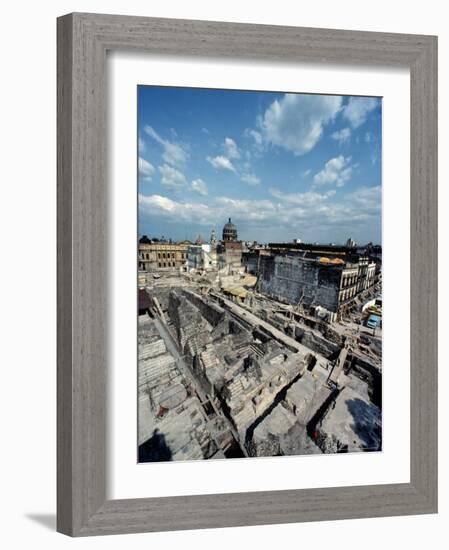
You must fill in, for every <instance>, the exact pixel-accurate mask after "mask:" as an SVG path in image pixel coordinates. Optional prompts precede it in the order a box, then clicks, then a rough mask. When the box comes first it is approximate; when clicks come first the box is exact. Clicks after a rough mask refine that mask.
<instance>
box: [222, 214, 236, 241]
mask: <svg viewBox="0 0 449 550" xmlns="http://www.w3.org/2000/svg"><path fill="white" fill-rule="evenodd" d="M223 240H224V241H236V240H237V227H236V226H235V225H234V224H233V223H232V222H231V218H229V221H228V223H226V224H225V225H224V227H223Z"/></svg>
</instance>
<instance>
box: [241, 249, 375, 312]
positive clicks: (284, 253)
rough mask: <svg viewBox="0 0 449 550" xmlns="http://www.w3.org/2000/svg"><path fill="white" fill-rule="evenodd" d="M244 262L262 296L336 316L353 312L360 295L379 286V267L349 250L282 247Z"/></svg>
mask: <svg viewBox="0 0 449 550" xmlns="http://www.w3.org/2000/svg"><path fill="white" fill-rule="evenodd" d="M243 258H244V259H243V264H244V266H245V268H246V271H247V272H248V273H252V274H254V275H257V276H258V285H257V288H258V290H259V291H260V292H262V293H263V294H266V295H268V296H271V297H273V298H275V299H277V300H280V301H282V302H284V303H289V304H293V305H297V306H302V307H305V308H307V307H313V306H320V307H322V308H324V309H326V310H327V311H329V312H331V313H335V314H338V313H343V312H344V311H345V310H346V309H350V308H351V307H352V306H353V305H354V303H355V302H354V301H355V299H356V298H357V296H358V295H360V293H362V292H364V291H366V290H369V289H370V288H372V287H373V286H374V285H375V284H376V283H377V282H379V278H378V276H376V263H375V262H371V261H370V260H369V258H367V257H364V256H358V255H356V254H354V253H353V251H352V250H349V248H346V247H329V246H327V247H322V246H315V245H299V243H295V244H294V245H292V246H291V245H281V244H279V245H270V247H269V248H268V249H264V250H253V251H250V252H248V253H245V254H244V256H243Z"/></svg>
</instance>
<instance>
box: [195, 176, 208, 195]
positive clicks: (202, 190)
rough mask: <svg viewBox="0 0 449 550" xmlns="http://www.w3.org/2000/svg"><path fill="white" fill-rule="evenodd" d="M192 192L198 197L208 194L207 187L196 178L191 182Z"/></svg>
mask: <svg viewBox="0 0 449 550" xmlns="http://www.w3.org/2000/svg"><path fill="white" fill-rule="evenodd" d="M192 191H195V192H196V193H198V194H199V195H203V196H206V195H207V193H208V191H207V185H206V184H205V182H204V181H203V180H202V179H201V178H198V179H196V180H193V181H192Z"/></svg>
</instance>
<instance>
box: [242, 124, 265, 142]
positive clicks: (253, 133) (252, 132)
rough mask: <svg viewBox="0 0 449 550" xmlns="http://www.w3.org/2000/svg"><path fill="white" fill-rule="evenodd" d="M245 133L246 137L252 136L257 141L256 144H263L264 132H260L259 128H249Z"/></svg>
mask: <svg viewBox="0 0 449 550" xmlns="http://www.w3.org/2000/svg"><path fill="white" fill-rule="evenodd" d="M244 135H245V136H246V137H252V138H253V140H254V142H255V143H256V145H262V143H263V138H262V134H261V133H260V132H258V131H257V130H251V129H249V128H247V129H246V130H245V132H244Z"/></svg>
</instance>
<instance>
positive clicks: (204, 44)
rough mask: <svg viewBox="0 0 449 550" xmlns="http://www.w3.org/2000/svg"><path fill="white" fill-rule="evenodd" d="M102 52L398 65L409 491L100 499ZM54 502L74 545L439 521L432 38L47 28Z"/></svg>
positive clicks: (201, 28) (94, 22) (161, 25)
mask: <svg viewBox="0 0 449 550" xmlns="http://www.w3.org/2000/svg"><path fill="white" fill-rule="evenodd" d="M108 50H135V51H137V52H148V53H150V54H151V53H157V54H171V55H192V56H203V57H206V56H209V57H210V56H214V57H218V58H231V59H232V58H247V59H251V58H253V59H265V60H274V61H286V60H288V61H309V62H318V63H320V62H325V63H340V64H341V63H345V64H366V65H384V66H385V65H388V66H405V67H409V69H410V72H411V87H410V93H411V154H410V158H411V228H410V229H411V266H410V268H411V297H410V299H411V365H410V368H411V410H410V415H411V481H410V483H402V484H390V485H371V486H356V487H339V488H324V489H304V490H288V491H264V492H250V493H232V494H214V495H196V496H181V497H164V498H144V499H129V500H112V501H108V500H107V499H106V474H105V465H106V456H105V449H106V445H105V437H106V402H105V400H106V392H105V387H106V373H107V346H106V329H105V319H106V315H107V311H108V308H107V302H106V300H107V285H106V284H104V283H105V281H107V272H106V265H107V261H106V259H107V256H106V254H107V252H106V249H107V246H106V245H107V235H106V228H107V196H108V188H107V179H106V159H105V156H106V147H105V143H106V75H105V72H106V52H107V51H108ZM387 238H389V236H388V235H387ZM57 498H58V505H57V529H58V531H60V532H62V533H66V534H68V535H72V536H83V535H100V534H114V533H132V532H140V531H164V530H177V529H196V528H211V527H228V526H238V525H260V524H268V523H289V522H302V521H317V520H332V519H344V518H363V517H373V516H394V515H406V514H426V513H433V512H436V511H437V38H436V37H434V36H421V35H406V34H388V33H373V32H358V31H344V30H329V29H310V28H296V27H278V26H268V25H248V24H235V23H216V22H208V21H187V20H175V19H154V18H143V17H124V16H117V15H97V14H82V13H74V14H70V15H66V16H64V17H61V18H59V19H58V489H57Z"/></svg>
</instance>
